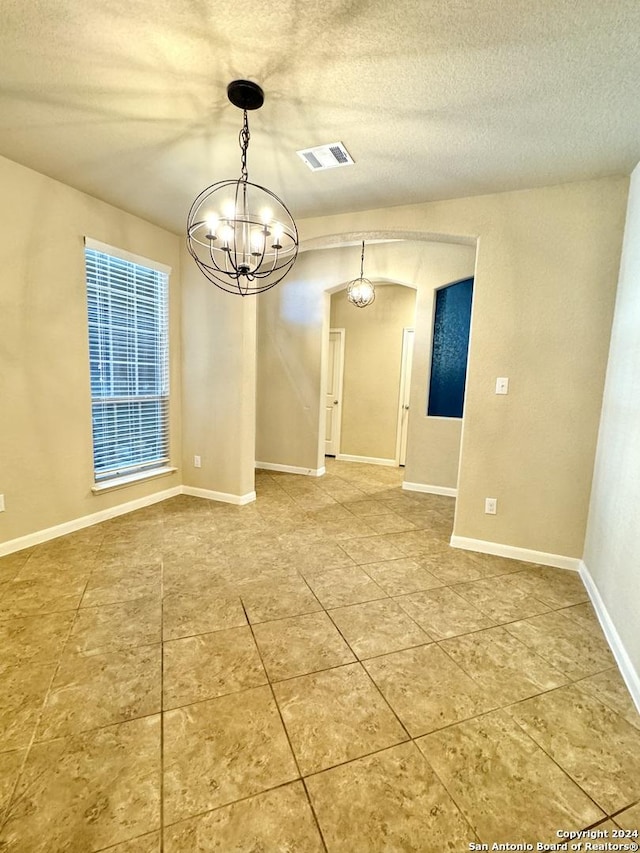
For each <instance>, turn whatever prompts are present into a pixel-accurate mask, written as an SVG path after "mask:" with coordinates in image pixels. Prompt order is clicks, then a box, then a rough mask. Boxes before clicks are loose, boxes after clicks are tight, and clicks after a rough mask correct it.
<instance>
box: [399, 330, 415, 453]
mask: <svg viewBox="0 0 640 853" xmlns="http://www.w3.org/2000/svg"><path fill="white" fill-rule="evenodd" d="M415 331H416V330H415V328H413V327H405V328H404V329H403V330H402V358H401V362H400V392H399V394H398V427H397V430H396V465H400V464H403V463H402V461H401V460H402V455H403V454H402V449H403V447H402V446H403V443H404V445H405V462H406V441H407V431H408V429H409V396H410V393H411V369H409V370H407V367H409V368H410V367H411V365H412V363H413V344H414V341H415ZM409 341H411V344H409ZM410 353H411V360H409V354H410ZM405 407H406V408H405ZM403 439H404V442H403Z"/></svg>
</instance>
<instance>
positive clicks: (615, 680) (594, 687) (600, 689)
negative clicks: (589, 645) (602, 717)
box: [576, 667, 640, 729]
mask: <svg viewBox="0 0 640 853" xmlns="http://www.w3.org/2000/svg"><path fill="white" fill-rule="evenodd" d="M576 687H577V688H578V689H579V690H582V692H583V693H586V694H587V695H588V696H595V698H596V699H599V700H600V702H602V703H603V704H604V705H607V706H608V707H609V708H611V710H612V711H615V712H616V713H617V714H620V716H621V717H624V719H625V720H626V721H627V722H628V723H631V725H632V726H635V728H636V729H640V713H638V709H637V708H636V706H635V705H634V703H633V699H632V698H631V694H630V693H629V690H628V688H627V685H626V684H625V683H624V681H623V680H622V676H621V675H620V672H619V671H618V669H617V667H614V668H612V669H608V670H606V671H605V672H599V673H598V674H597V675H590V676H589V677H588V678H584V679H583V680H582V681H576Z"/></svg>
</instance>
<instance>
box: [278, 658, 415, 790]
mask: <svg viewBox="0 0 640 853" xmlns="http://www.w3.org/2000/svg"><path fill="white" fill-rule="evenodd" d="M273 689H274V693H275V696H276V699H277V701H278V705H279V707H280V712H281V714H282V719H283V720H284V724H285V726H286V729H287V732H288V734H289V738H290V739H291V744H292V746H293V750H294V752H295V754H296V757H297V759H298V762H299V765H300V769H301V771H302V774H303V775H306V774H309V773H316V772H318V771H319V770H324V769H325V768H327V767H331V766H332V765H334V764H340V763H341V762H343V761H350V760H351V759H353V758H358V757H360V756H362V755H366V754H367V753H369V752H375V751H376V750H379V749H384V748H385V747H387V746H391V745H393V744H395V743H399V742H400V741H403V740H406V739H407V735H406V733H405V732H404V730H403V728H402V726H401V725H400V723H399V722H398V720H397V719H396V717H395V716H394V714H393V713H392V712H391V711H390V710H389V707H388V705H387V704H386V702H385V701H384V700H383V698H382V697H381V696H380V693H379V692H378V691H377V690H376V688H375V686H374V685H373V684H372V683H371V680H370V679H369V677H368V676H367V674H366V672H364V670H363V669H362V667H361V666H360V664H348V665H347V666H341V667H339V668H337V669H329V670H326V671H325V672H319V673H315V674H313V675H303V676H301V677H300V678H294V679H291V680H289V681H282V682H280V683H279V684H274V686H273Z"/></svg>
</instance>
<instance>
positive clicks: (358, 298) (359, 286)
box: [347, 240, 376, 308]
mask: <svg viewBox="0 0 640 853" xmlns="http://www.w3.org/2000/svg"><path fill="white" fill-rule="evenodd" d="M375 298H376V291H375V288H374V286H373V285H372V284H371V282H370V281H369V279H368V278H365V277H364V240H363V241H362V255H361V256H360V277H359V278H356V279H354V280H353V281H352V282H350V283H349V284H348V285H347V299H348V300H349V302H352V303H353V304H354V305H355V306H356V307H357V308H366V307H367V305H371V303H372V302H373V301H374V299H375Z"/></svg>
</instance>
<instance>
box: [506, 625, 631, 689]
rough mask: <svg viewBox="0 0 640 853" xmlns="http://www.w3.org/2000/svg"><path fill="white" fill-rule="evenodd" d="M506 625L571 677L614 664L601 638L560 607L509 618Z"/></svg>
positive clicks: (600, 669)
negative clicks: (568, 616)
mask: <svg viewBox="0 0 640 853" xmlns="http://www.w3.org/2000/svg"><path fill="white" fill-rule="evenodd" d="M505 628H506V630H507V631H509V633H510V634H513V635H514V637H517V638H518V639H519V640H520V641H521V642H523V643H524V644H525V645H527V646H529V648H531V649H533V650H534V651H535V652H537V653H538V654H539V655H540V657H542V658H544V659H545V660H547V661H549V663H550V664H553V666H555V667H556V668H557V669H559V670H561V671H562V672H564V673H565V675H568V676H569V678H571V679H579V678H585V677H586V676H587V675H593V674H594V673H596V672H601V671H602V670H604V669H610V668H611V667H612V666H613V665H614V664H615V661H614V659H613V655H612V654H611V652H610V651H609V647H608V646H607V644H606V642H605V641H604V639H603V638H602V637H601V636H598V635H596V634H593V633H592V632H591V631H588V630H585V629H584V628H581V627H580V625H578V624H576V623H575V622H574V621H573V620H571V619H568V618H567V617H566V616H565V615H563V613H562V611H554V612H552V613H543V614H542V615H541V616H533V617H531V618H530V619H525V620H523V621H521V622H511V623H510V624H508V625H505Z"/></svg>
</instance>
